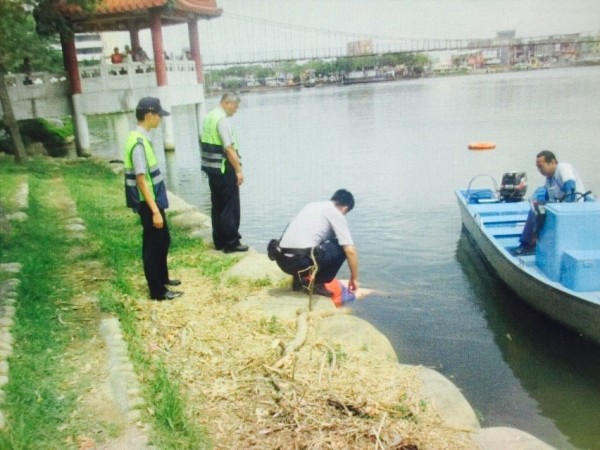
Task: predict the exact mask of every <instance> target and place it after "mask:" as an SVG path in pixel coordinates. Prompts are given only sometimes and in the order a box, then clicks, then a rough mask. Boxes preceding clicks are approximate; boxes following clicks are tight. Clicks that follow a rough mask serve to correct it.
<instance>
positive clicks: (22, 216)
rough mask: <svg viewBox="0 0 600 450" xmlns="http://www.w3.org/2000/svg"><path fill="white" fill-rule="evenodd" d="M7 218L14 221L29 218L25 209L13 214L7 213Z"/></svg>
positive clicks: (22, 220)
mask: <svg viewBox="0 0 600 450" xmlns="http://www.w3.org/2000/svg"><path fill="white" fill-rule="evenodd" d="M6 218H7V219H8V220H12V221H14V222H24V221H26V220H27V214H26V213H24V212H23V211H17V212H14V213H11V214H7V215H6Z"/></svg>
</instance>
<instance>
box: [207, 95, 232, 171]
mask: <svg viewBox="0 0 600 450" xmlns="http://www.w3.org/2000/svg"><path fill="white" fill-rule="evenodd" d="M225 117H227V113H226V112H225V111H223V108H220V107H218V108H215V109H213V110H212V111H211V112H209V113H208V114H207V115H206V116H205V117H204V123H203V125H202V137H201V142H200V146H201V147H202V170H203V171H205V172H206V173H209V174H219V173H221V174H224V173H225V168H226V165H227V157H226V156H225V153H224V152H223V140H222V139H221V136H220V135H219V130H218V127H217V126H218V124H219V120H221V119H223V118H225ZM233 148H235V150H236V151H237V149H238V146H237V143H236V142H235V137H234V140H233Z"/></svg>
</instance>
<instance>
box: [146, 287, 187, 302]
mask: <svg viewBox="0 0 600 450" xmlns="http://www.w3.org/2000/svg"><path fill="white" fill-rule="evenodd" d="M182 295H183V292H178V291H169V290H168V289H167V291H166V292H165V293H164V294H163V295H161V296H160V297H152V300H156V301H158V302H162V301H164V300H174V299H176V298H177V297H181V296H182Z"/></svg>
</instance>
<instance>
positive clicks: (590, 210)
mask: <svg viewBox="0 0 600 450" xmlns="http://www.w3.org/2000/svg"><path fill="white" fill-rule="evenodd" d="M476 178H477V177H476ZM490 178H491V177H490ZM492 179H493V178H492ZM472 182H473V180H471V183H469V187H468V188H467V189H459V190H457V191H456V197H457V199H458V204H459V207H460V213H461V220H462V225H463V230H464V232H465V234H466V236H467V237H468V239H469V240H470V241H471V243H472V244H473V245H474V246H475V247H476V248H477V250H478V251H479V253H480V254H481V255H482V256H483V258H484V260H485V261H486V262H487V263H488V264H489V266H490V267H491V269H492V270H493V272H495V273H496V274H497V276H498V277H499V278H500V279H501V280H502V281H503V282H504V283H505V284H506V285H507V286H508V287H509V288H510V289H511V290H513V291H514V292H515V293H516V294H517V295H518V296H519V297H520V298H521V299H523V300H524V301H525V302H527V303H528V304H529V305H530V306H532V307H533V308H534V309H536V310H538V311H540V312H542V313H543V314H545V315H546V316H548V317H550V318H551V319H553V320H555V321H556V322H559V323H561V324H562V325H564V326H565V327H567V328H570V329H571V330H574V331H575V332H577V333H579V334H580V335H582V336H583V337H584V338H587V339H589V340H591V341H592V342H595V343H596V344H599V345H600V202H593V201H591V202H588V201H586V202H575V203H550V204H546V205H545V216H546V217H545V223H544V225H543V228H542V230H541V231H540V233H539V237H538V242H537V245H536V248H535V252H534V253H533V252H532V253H531V254H529V255H515V254H513V253H512V252H511V249H513V248H515V247H517V246H518V245H519V237H520V236H521V232H522V230H523V226H524V225H525V221H526V220H527V215H528V213H529V211H530V208H531V206H530V202H529V201H527V200H525V199H523V198H510V197H508V198H507V197H505V196H503V195H501V190H498V189H497V188H496V187H494V188H477V189H472V188H471V187H470V186H471V184H472ZM494 184H495V185H496V183H495V182H494Z"/></svg>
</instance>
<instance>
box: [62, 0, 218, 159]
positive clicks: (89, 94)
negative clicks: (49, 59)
mask: <svg viewBox="0 0 600 450" xmlns="http://www.w3.org/2000/svg"><path fill="white" fill-rule="evenodd" d="M55 7H56V9H57V10H58V11H59V12H60V14H61V15H62V16H63V17H65V19H66V20H67V22H68V23H69V25H70V27H71V28H72V30H73V33H90V32H109V31H126V32H129V37H130V41H131V48H133V49H136V48H139V47H140V39H139V32H140V30H145V29H149V30H150V34H151V39H152V54H153V56H151V57H150V59H151V60H152V61H151V63H149V64H146V65H145V66H144V67H143V69H144V70H141V67H139V65H136V66H132V65H131V64H129V66H128V67H122V68H121V71H120V72H119V74H122V75H121V76H109V69H111V68H110V67H107V66H106V64H105V63H104V64H101V69H100V70H96V71H92V72H91V75H90V74H89V73H88V71H84V70H83V68H79V67H78V62H77V52H76V48H75V39H74V37H73V36H65V35H63V36H61V45H62V49H63V54H64V60H65V66H66V70H67V78H68V81H69V91H70V94H71V97H72V102H73V111H74V114H73V117H74V122H75V126H76V133H77V136H76V138H77V141H78V147H79V149H80V151H81V152H83V153H86V152H88V151H89V149H90V142H89V141H90V139H89V132H88V127H87V119H86V116H88V115H93V114H106V113H119V112H122V113H126V112H130V111H132V110H133V109H134V108H135V106H136V104H137V101H138V100H139V99H140V98H142V97H145V96H155V97H159V98H160V100H161V103H162V104H163V106H164V108H165V109H167V110H169V111H171V109H174V110H175V114H172V116H170V117H167V118H165V119H166V120H165V121H164V123H163V140H164V147H165V149H172V148H175V147H177V142H175V141H176V140H177V137H176V136H175V137H174V135H173V131H172V130H173V121H176V120H177V117H178V114H177V109H178V107H181V108H184V109H185V108H189V107H190V106H193V107H194V108H195V110H196V115H197V118H198V122H200V119H201V116H202V115H203V112H204V86H203V76H202V60H201V54H200V38H199V33H198V20H199V19H211V18H216V17H219V16H220V15H221V14H222V9H221V8H218V7H217V4H216V0H100V1H99V3H98V5H97V6H96V7H95V9H94V11H93V12H92V13H89V12H85V11H83V10H82V9H81V8H80V7H78V6H75V5H72V4H69V3H67V2H66V0H57V1H56V4H55ZM180 24H187V31H188V38H189V47H190V56H191V60H189V61H167V60H166V58H165V52H164V46H163V35H162V29H163V27H165V26H170V25H180ZM134 68H135V69H137V70H133V69H134ZM110 73H111V74H113V75H114V74H116V72H114V67H113V70H112V71H110ZM82 74H83V76H82ZM184 113H185V114H188V113H189V111H185V112H183V111H182V114H184ZM186 125H188V124H186ZM198 126H199V123H198ZM194 139H197V134H196V136H195V138H194ZM183 144H184V145H187V144H188V143H187V142H184V143H183Z"/></svg>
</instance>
